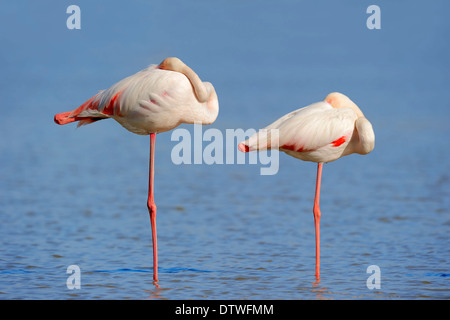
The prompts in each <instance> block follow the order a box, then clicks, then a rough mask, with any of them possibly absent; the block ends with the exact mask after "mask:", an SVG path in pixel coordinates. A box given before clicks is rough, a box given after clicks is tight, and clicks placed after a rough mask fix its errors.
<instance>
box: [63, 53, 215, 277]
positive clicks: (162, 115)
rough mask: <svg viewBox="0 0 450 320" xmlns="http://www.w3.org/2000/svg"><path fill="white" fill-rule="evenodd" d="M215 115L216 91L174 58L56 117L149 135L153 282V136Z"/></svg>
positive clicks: (204, 121) (155, 259) (155, 272)
mask: <svg viewBox="0 0 450 320" xmlns="http://www.w3.org/2000/svg"><path fill="white" fill-rule="evenodd" d="M218 113H219V101H218V99H217V95H216V91H215V90H214V87H213V85H212V84H211V83H209V82H202V81H201V80H200V78H199V77H198V76H197V74H196V73H195V72H194V71H193V70H192V69H191V68H189V67H188V66H187V65H185V64H184V63H183V62H182V61H181V60H180V59H178V58H167V59H165V60H164V61H163V62H161V63H160V64H159V65H151V66H149V67H148V68H146V69H144V70H142V71H139V72H138V73H136V74H134V75H132V76H129V77H127V78H125V79H123V80H121V81H119V82H117V83H116V84H114V85H112V86H111V87H110V88H109V89H107V90H103V91H100V92H99V93H98V94H96V95H95V96H93V97H92V98H90V99H89V100H88V101H86V102H85V103H83V104H82V105H81V106H80V107H78V108H77V109H75V110H73V111H68V112H63V113H58V114H56V115H55V122H56V123H57V124H61V125H62V124H67V123H70V122H74V121H79V122H78V126H81V125H85V124H89V123H92V122H95V121H97V120H102V119H108V118H113V119H114V120H116V121H117V122H119V123H120V124H121V125H122V126H123V127H125V129H127V130H129V131H131V132H133V133H136V134H140V135H150V163H149V191H148V200H147V207H148V211H149V214H150V223H151V228H152V242H153V279H154V280H155V281H157V280H158V246H157V235H156V205H155V201H154V197H153V178H154V159H155V136H156V134H157V133H161V132H165V131H169V130H171V129H173V128H175V127H177V126H178V125H180V124H181V123H199V124H211V123H213V122H214V121H215V120H216V118H217V115H218Z"/></svg>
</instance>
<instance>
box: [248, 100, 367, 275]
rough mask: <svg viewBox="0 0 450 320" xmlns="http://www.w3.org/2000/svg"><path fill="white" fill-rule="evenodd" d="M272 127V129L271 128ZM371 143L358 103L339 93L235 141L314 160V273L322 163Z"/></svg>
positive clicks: (253, 148)
mask: <svg viewBox="0 0 450 320" xmlns="http://www.w3.org/2000/svg"><path fill="white" fill-rule="evenodd" d="M271 129H274V130H271ZM374 145H375V134H374V132H373V129H372V125H371V124H370V122H369V121H368V120H367V119H366V118H365V117H364V114H363V113H362V112H361V110H360V109H359V108H358V106H357V105H356V104H355V103H354V102H353V101H351V100H350V99H349V98H348V97H347V96H345V95H343V94H341V93H337V92H334V93H330V94H329V95H328V96H327V97H326V98H325V100H324V101H321V102H317V103H314V104H311V105H309V106H307V107H304V108H301V109H298V110H295V111H293V112H291V113H288V114H287V115H285V116H283V117H281V118H280V119H278V120H277V121H275V122H274V123H272V124H270V125H269V126H267V127H266V128H264V129H263V130H261V131H260V132H258V133H257V134H255V135H253V136H251V137H250V138H249V139H248V140H246V141H244V142H242V143H240V144H239V150H241V151H243V152H249V151H256V150H267V149H279V150H281V151H284V152H286V153H287V154H289V155H291V156H293V157H295V158H298V159H301V160H305V161H312V162H316V163H318V170H317V181H316V194H315V201H314V209H313V212H314V219H315V225H316V277H317V278H319V274H320V224H319V221H320V209H319V197H320V183H321V176H322V166H323V163H327V162H331V161H334V160H337V159H339V158H340V157H343V156H346V155H349V154H352V153H359V154H367V153H369V152H371V151H372V150H373V148H374Z"/></svg>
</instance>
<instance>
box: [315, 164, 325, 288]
mask: <svg viewBox="0 0 450 320" xmlns="http://www.w3.org/2000/svg"><path fill="white" fill-rule="evenodd" d="M322 167H323V163H319V164H318V166H317V180H316V194H315V197H314V209H313V212H314V224H315V229H316V279H317V280H319V279H320V207H319V202H320V182H321V180H322Z"/></svg>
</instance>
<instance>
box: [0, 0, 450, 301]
mask: <svg viewBox="0 0 450 320" xmlns="http://www.w3.org/2000/svg"><path fill="white" fill-rule="evenodd" d="M71 4H74V3H72V2H71V1H58V2H57V3H56V2H55V1H39V2H31V1H29V2H25V1H18V2H6V1H2V2H1V5H0V30H1V31H0V43H1V44H2V45H1V48H0V68H1V72H0V97H1V100H0V101H1V102H0V111H1V112H0V219H1V221H0V235H1V238H0V240H1V243H0V299H448V298H450V282H449V281H450V277H449V275H450V269H449V261H450V254H449V253H450V252H449V248H450V241H449V237H448V230H449V227H450V173H449V172H450V161H449V160H450V151H449V144H448V138H449V137H450V125H449V116H450V111H449V110H450V90H449V88H450V73H449V71H450V68H449V67H450V64H449V59H448V57H449V56H450V45H449V42H448V32H449V31H450V22H449V20H448V18H447V17H446V13H447V12H449V10H450V5H449V3H448V2H446V1H443V0H442V1H432V2H427V1H395V3H392V1H377V2H376V3H375V4H377V5H379V6H380V8H381V29H380V30H369V29H367V27H366V19H367V17H368V16H369V15H368V14H367V13H366V9H367V7H368V6H369V5H370V4H373V3H372V2H364V1H362V2H358V3H357V4H356V3H355V2H354V1H339V2H337V1H320V2H313V1H309V2H300V1H287V0H286V1H276V2H273V1H258V2H257V3H256V2H254V1H214V2H210V1H199V0H196V1H181V0H179V1H127V2H122V1H109V2H107V3H106V2H105V3H103V2H93V1H77V2H76V4H77V5H78V6H79V7H80V8H81V29H80V30H68V29H67V28H66V19H67V17H69V14H67V13H66V8H67V7H68V6H69V5H71ZM167 56H178V57H180V58H181V59H183V60H184V61H185V62H186V63H187V64H188V65H190V66H191V67H192V68H193V69H194V70H195V71H196V72H197V73H198V74H199V75H200V77H201V78H202V79H203V80H204V81H210V82H212V83H213V84H214V86H215V88H216V91H217V93H218V96H219V101H220V114H219V118H218V119H217V121H216V122H215V123H214V124H212V125H210V126H209V127H208V128H217V129H219V130H221V132H225V130H226V129H234V128H243V129H247V128H255V129H257V128H261V127H263V126H265V125H267V124H269V123H271V122H272V121H273V120H275V119H277V118H278V117H280V116H282V115H283V114H286V113H288V112H290V111H292V110H294V109H296V108H299V107H301V106H305V105H307V104H310V103H312V102H315V101H318V100H321V99H323V98H324V97H325V95H326V94H327V93H329V92H332V91H340V92H343V93H345V94H347V95H348V96H350V97H351V98H352V99H353V100H354V101H355V102H356V103H357V104H358V105H359V106H360V107H361V109H362V110H363V112H364V113H365V115H366V117H367V118H368V119H370V121H371V122H372V124H373V126H374V130H375V134H376V146H375V150H374V151H373V152H372V153H371V154H369V155H367V156H359V155H351V156H348V157H345V158H342V159H340V160H338V161H336V162H333V163H330V164H326V165H325V166H324V171H323V181H322V196H321V210H322V219H321V226H322V229H321V236H322V239H321V240H322V241H321V243H322V248H321V253H322V256H321V280H320V282H316V280H315V278H314V262H315V260H314V259H315V252H314V222H313V216H312V204H313V197H314V183H315V173H316V167H315V164H313V163H307V162H301V161H299V160H297V159H294V158H291V157H289V156H287V155H286V154H280V167H279V171H278V173H277V174H276V175H272V176H261V175H260V174H259V172H260V168H261V166H262V165H261V164H256V165H250V164H234V165H232V164H223V165H206V164H201V165H175V164H173V163H172V161H171V150H172V148H173V147H174V146H175V144H176V142H173V141H171V139H170V137H171V133H170V132H168V133H163V134H160V135H158V136H157V151H156V166H155V168H156V177H155V179H156V180H155V183H156V190H155V198H156V203H157V206H158V215H157V223H158V238H159V242H158V245H159V263H160V270H159V283H158V285H157V286H156V285H155V284H153V281H152V254H151V233H150V221H149V218H148V213H147V208H146V196H147V184H148V152H149V150H148V149H149V139H148V137H145V136H137V135H134V134H131V133H129V132H128V131H126V130H125V129H123V128H122V127H121V126H120V125H118V124H117V123H115V122H114V121H112V120H108V121H101V122H97V123H95V124H93V125H89V126H86V127H83V128H80V129H75V125H67V126H63V127H60V126H56V125H55V124H54V123H53V115H54V114H55V113H58V112H63V111H67V110H71V109H73V108H75V107H77V106H78V105H80V104H81V103H82V102H84V101H85V100H87V99H88V98H90V97H91V96H92V95H94V94H95V93H96V92H97V91H98V90H100V89H104V88H107V87H108V86H109V85H111V84H113V83H114V82H116V81H118V80H120V79H122V78H123V77H125V76H127V75H129V74H132V73H134V72H136V71H138V70H140V69H142V68H144V67H145V66H147V65H149V64H151V63H159V62H160V61H161V60H163V59H164V58H165V57H167ZM182 127H183V128H186V129H188V130H189V131H190V132H191V133H193V129H192V126H190V125H183V126H182ZM205 130H206V128H205ZM205 145H207V143H205ZM235 147H236V146H235ZM225 152H229V150H225ZM70 265H78V266H79V267H80V270H81V278H80V282H81V289H73V290H70V289H68V287H67V285H66V280H67V278H68V277H69V274H67V273H66V270H67V267H68V266H70ZM370 265H377V266H379V268H380V270H381V277H380V279H381V283H380V284H381V287H380V288H379V289H372V290H371V289H369V288H368V287H367V285H366V281H367V279H368V277H369V276H370V274H368V273H367V272H366V270H367V267H368V266H370Z"/></svg>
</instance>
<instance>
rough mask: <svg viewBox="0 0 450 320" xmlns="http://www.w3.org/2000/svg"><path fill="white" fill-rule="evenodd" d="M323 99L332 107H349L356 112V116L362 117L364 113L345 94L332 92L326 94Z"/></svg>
mask: <svg viewBox="0 0 450 320" xmlns="http://www.w3.org/2000/svg"><path fill="white" fill-rule="evenodd" d="M325 101H326V102H328V103H329V104H331V106H332V107H333V108H350V109H352V110H353V111H355V112H356V114H357V115H358V118H361V117H364V114H363V113H362V111H361V109H359V108H358V106H357V105H356V104H355V103H354V102H353V101H352V100H350V98H349V97H347V96H346V95H345V94H342V93H339V92H332V93H330V94H329V95H327V97H326V98H325Z"/></svg>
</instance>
